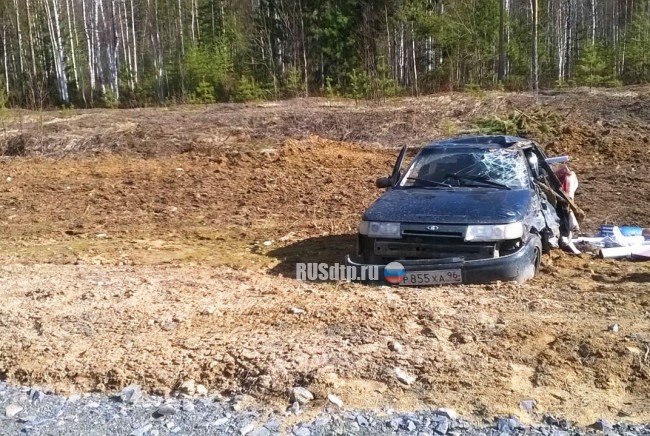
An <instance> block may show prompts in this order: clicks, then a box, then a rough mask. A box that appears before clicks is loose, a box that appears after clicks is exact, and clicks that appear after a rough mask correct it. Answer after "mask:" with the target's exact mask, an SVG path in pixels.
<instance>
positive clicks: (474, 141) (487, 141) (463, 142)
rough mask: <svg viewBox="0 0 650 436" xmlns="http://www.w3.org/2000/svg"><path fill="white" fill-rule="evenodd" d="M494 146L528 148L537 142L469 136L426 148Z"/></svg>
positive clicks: (506, 137)
mask: <svg viewBox="0 0 650 436" xmlns="http://www.w3.org/2000/svg"><path fill="white" fill-rule="evenodd" d="M456 145H458V146H463V147H468V146H469V147H471V146H479V147H480V146H486V145H488V146H492V147H494V146H495V145H496V146H498V147H501V148H510V147H521V148H527V147H530V146H533V145H536V144H535V142H533V141H531V140H530V139H526V138H520V137H517V136H507V135H468V136H458V137H454V138H448V139H443V140H441V141H434V142H431V143H429V144H427V145H425V148H435V147H449V146H456Z"/></svg>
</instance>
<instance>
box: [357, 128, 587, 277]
mask: <svg viewBox="0 0 650 436" xmlns="http://www.w3.org/2000/svg"><path fill="white" fill-rule="evenodd" d="M406 155H407V148H406V147H404V148H403V149H402V150H401V152H400V155H399V158H398V160H397V162H396V164H395V167H394V169H393V173H392V175H391V176H390V177H383V178H380V179H378V180H377V187H379V188H385V189H386V192H385V193H384V194H383V195H381V196H380V197H379V198H378V199H377V200H376V201H375V202H374V203H373V204H372V205H371V206H370V207H369V208H368V209H367V210H366V211H365V213H364V214H363V217H362V221H361V223H360V225H359V235H358V248H357V253H356V256H348V257H347V258H346V262H347V264H348V265H350V266H354V267H362V266H367V265H377V266H379V268H381V269H382V270H383V272H384V274H383V277H384V278H385V280H386V281H387V282H389V283H391V284H399V285H436V284H447V283H485V282H492V281H497V280H503V281H513V280H514V281H518V282H524V281H526V280H528V279H530V278H532V277H534V276H535V275H536V274H537V272H538V271H539V268H540V262H541V256H542V253H543V252H546V251H548V250H550V249H551V248H553V247H557V246H562V245H564V246H566V247H567V248H568V247H569V246H570V241H571V234H572V232H573V231H575V230H576V229H577V226H578V223H577V219H576V215H579V214H580V211H579V209H578V208H576V207H575V205H574V204H573V201H572V196H573V192H571V193H570V195H569V192H567V190H566V185H567V183H566V180H562V179H561V178H560V177H558V174H560V172H559V171H558V170H557V168H556V169H554V168H553V167H552V166H551V164H550V163H549V162H552V160H548V159H547V157H546V155H545V154H544V152H543V150H542V149H541V148H540V147H539V145H538V144H537V143H535V142H534V141H531V140H528V139H523V138H517V137H510V136H467V137H460V138H452V139H448V140H444V141H439V142H434V143H431V144H429V145H427V146H424V147H422V148H421V149H420V150H419V152H418V153H417V154H416V156H415V157H414V158H413V160H412V162H411V163H410V165H408V166H407V167H406V169H405V170H402V166H403V163H404V161H405V157H406ZM561 173H562V174H568V172H567V171H566V167H564V168H562V172H561ZM571 174H572V175H573V177H575V175H574V174H573V173H571ZM563 188H564V189H563Z"/></svg>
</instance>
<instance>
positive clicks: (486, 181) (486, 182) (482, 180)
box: [445, 174, 512, 190]
mask: <svg viewBox="0 0 650 436" xmlns="http://www.w3.org/2000/svg"><path fill="white" fill-rule="evenodd" d="M447 178H449V179H455V180H458V181H461V180H471V181H473V182H479V183H483V184H484V185H488V186H494V187H495V188H501V189H508V190H511V189H512V188H511V187H510V186H508V185H504V184H503V183H499V182H495V181H494V180H490V179H488V178H487V177H476V176H466V175H460V174H447V175H446V176H445V179H447ZM464 186H472V185H467V184H465V185H464Z"/></svg>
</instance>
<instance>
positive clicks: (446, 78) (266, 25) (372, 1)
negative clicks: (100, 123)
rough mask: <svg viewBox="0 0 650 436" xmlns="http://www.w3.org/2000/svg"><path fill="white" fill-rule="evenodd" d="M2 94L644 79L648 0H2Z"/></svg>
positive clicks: (35, 102)
mask: <svg viewBox="0 0 650 436" xmlns="http://www.w3.org/2000/svg"><path fill="white" fill-rule="evenodd" d="M0 41H1V44H0V54H1V58H0V72H1V73H2V74H1V75H0V105H5V104H9V105H20V106H24V107H33V108H43V107H51V106H59V105H74V106H76V107H92V106H108V107H118V106H121V107H130V106H140V105H150V104H164V103H168V102H190V103H192V102H202V103H203V102H206V103H207V102H214V101H247V100H255V99H274V98H286V97H295V96H309V95H328V96H335V95H345V96H349V97H353V98H355V99H364V98H386V97H389V96H393V95H402V94H408V95H419V94H423V93H430V92H436V91H448V90H468V89H470V90H472V89H494V88H499V89H506V90H515V91H517V90H527V89H538V88H553V87H565V86H576V85H586V86H617V85H620V84H632V83H643V82H647V81H650V0H0Z"/></svg>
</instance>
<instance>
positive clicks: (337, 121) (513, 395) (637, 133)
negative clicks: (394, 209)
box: [0, 89, 650, 424]
mask: <svg viewBox="0 0 650 436" xmlns="http://www.w3.org/2000/svg"><path fill="white" fill-rule="evenodd" d="M541 102H542V104H543V105H545V106H546V107H547V108H550V109H552V110H554V111H556V112H557V113H559V114H562V116H563V120H562V127H561V129H560V131H559V132H558V134H557V135H555V136H554V138H553V140H552V142H549V143H547V144H546V147H547V150H548V151H549V153H550V154H558V153H569V154H571V156H572V158H573V166H574V168H575V169H576V170H577V171H578V173H579V177H580V181H581V187H580V190H579V194H578V196H577V201H578V203H579V204H580V206H581V207H582V208H583V209H584V210H585V211H586V213H587V217H586V219H585V222H584V223H583V227H584V229H585V231H587V232H591V231H594V230H595V229H596V228H597V227H598V225H600V223H603V222H614V223H618V224H623V223H626V224H640V225H644V224H645V225H646V226H650V207H648V202H647V200H648V199H649V198H650V194H649V192H650V190H649V189H648V188H649V187H650V183H649V182H648V181H647V178H646V177H645V174H646V173H647V170H648V164H649V163H650V152H649V151H648V146H647V143H648V135H649V134H650V130H649V124H648V115H649V114H650V100H648V99H647V98H646V97H645V90H643V89H633V90H627V91H626V92H620V93H618V94H611V93H610V94H604V95H603V94H602V93H591V94H588V93H577V94H576V93H574V94H558V95H553V96H542V97H541ZM534 104H535V99H534V98H533V97H532V96H527V95H508V94H486V95H483V96H480V97H472V96H467V95H462V96H458V95H443V96H436V97H431V98H422V99H418V100H412V99H410V100H397V101H395V102H391V103H390V104H387V105H384V106H361V107H355V106H352V105H350V104H348V103H340V102H336V103H335V104H334V105H333V106H332V107H330V105H329V103H328V102H325V101H320V100H308V101H303V102H285V103H281V104H278V105H263V106H240V105H215V106H208V107H193V108H178V109H175V110H165V109H142V110H129V111H81V112H78V113H77V112H73V113H47V114H44V115H43V116H41V115H40V114H38V115H35V114H28V113H23V114H12V119H10V120H8V121H7V126H8V128H7V132H6V136H5V139H2V140H1V142H0V149H3V150H5V153H6V152H7V151H8V150H9V151H12V153H11V154H18V155H22V156H12V157H4V158H0V232H1V234H2V239H1V240H0V293H1V294H2V295H3V305H2V307H0V325H2V329H0V376H1V377H2V378H5V379H8V380H9V381H12V382H17V383H24V384H32V383H38V384H47V385H50V386H53V387H55V388H56V389H58V390H61V391H69V390H107V391H114V390H117V389H120V388H121V387H123V386H124V385H126V384H128V383H130V382H137V383H140V384H142V385H143V386H145V387H147V388H148V389H150V390H152V391H159V392H167V393H168V392H171V391H173V390H174V389H176V388H177V387H178V386H179V384H180V383H181V382H182V381H185V380H189V379H192V380H195V381H196V382H197V383H203V384H205V385H206V386H208V387H209V388H210V389H213V390H217V391H221V392H229V393H246V394H249V395H251V396H252V397H254V398H256V399H257V400H259V401H262V402H264V403H266V404H274V405H282V406H284V405H286V402H287V399H288V393H287V389H288V388H290V387H292V386H295V385H296V384H302V385H306V386H309V387H310V389H311V390H312V391H313V392H314V393H315V394H316V395H317V401H316V403H317V404H319V402H324V401H325V400H324V398H326V396H327V394H328V393H335V394H337V395H339V396H341V397H342V398H343V399H344V401H345V402H346V404H348V405H350V406H356V407H361V408H377V407H381V406H384V405H392V406H393V407H395V408H402V409H412V408H415V407H427V406H434V405H441V406H449V407H454V408H456V409H458V410H459V411H461V412H463V413H465V414H467V415H468V416H472V417H475V418H488V417H491V416H493V415H495V414H506V413H517V414H519V415H522V413H521V411H520V410H519V408H518V407H519V402H520V401H521V400H523V399H529V398H532V399H535V400H537V401H538V412H539V413H540V414H541V413H543V412H550V413H554V414H558V415H563V416H566V417H567V418H569V419H572V420H576V421H578V422H579V423H582V424H589V423H591V422H593V421H594V420H595V419H596V418H600V417H606V418H610V419H626V420H630V421H648V420H650V407H649V406H650V404H649V403H650V399H649V398H648V396H647V392H648V391H649V389H650V381H649V378H648V377H649V376H650V370H649V368H648V364H649V362H648V360H647V359H648V354H649V353H650V351H649V350H650V319H649V313H650V312H649V310H650V309H649V308H648V306H649V305H650V294H649V293H648V290H649V288H648V285H647V282H648V281H649V279H650V267H648V266H647V264H643V263H633V262H626V261H603V260H598V259H593V258H592V257H591V256H590V255H588V254H584V255H582V256H569V255H566V254H564V253H560V252H554V253H552V254H551V255H550V256H547V257H546V258H545V259H544V267H543V274H541V275H540V277H539V278H537V279H535V280H534V281H533V282H531V283H529V284H526V285H515V284H494V285H488V286H475V287H467V286H458V287H448V288H429V289H412V290H411V289H395V288H387V287H386V288H378V287H368V286H362V285H356V284H323V283H302V282H297V281H296V280H293V279H292V278H291V277H292V273H293V271H294V263H295V262H296V261H297V260H298V259H301V260H304V261H315V262H318V261H324V262H337V261H338V262H340V261H341V260H342V258H343V256H344V255H345V254H346V253H347V252H350V251H351V250H352V249H353V247H354V232H355V229H356V225H357V220H358V218H359V214H360V213H361V212H362V211H363V209H364V208H365V207H366V206H367V205H368V204H369V203H370V202H371V201H372V200H373V199H374V198H376V196H377V195H378V194H379V193H378V192H377V190H376V189H375V188H374V179H375V178H376V177H378V176H381V175H385V174H386V173H387V172H389V171H390V167H391V166H392V163H393V160H394V157H395V154H396V149H395V146H397V145H400V144H403V143H408V142H413V143H416V144H417V143H421V142H423V141H424V139H425V138H429V139H431V138H436V137H440V136H443V135H444V134H446V133H449V132H450V131H451V130H452V129H451V128H450V125H453V126H455V127H454V129H453V130H454V131H464V130H467V129H469V128H470V127H471V125H472V123H473V121H474V120H475V119H476V118H477V117H481V116H485V115H487V114H495V113H497V114H500V113H504V112H507V111H510V110H512V109H513V108H518V109H521V110H523V111H527V110H529V109H530V108H531V107H532V106H533V105H534ZM295 307H297V308H301V309H304V310H305V311H306V313H304V314H302V315H294V314H293V313H292V312H291V309H292V308H295ZM614 323H617V324H619V325H620V327H621V329H620V331H618V332H617V333H613V332H610V331H608V326H609V325H610V324H614ZM392 341H398V342H399V343H401V344H402V345H403V346H404V349H403V350H402V351H401V352H396V351H393V350H392V349H391V348H394V347H391V346H389V344H390V343H391V342H392ZM396 367H399V368H401V369H403V370H404V371H406V372H407V373H409V374H411V375H413V376H415V377H417V381H416V382H415V383H413V384H412V385H410V386H404V385H402V384H400V383H399V382H398V381H397V379H396V377H395V372H394V371H395V368H396ZM533 418H534V416H533V417H529V419H533Z"/></svg>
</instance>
